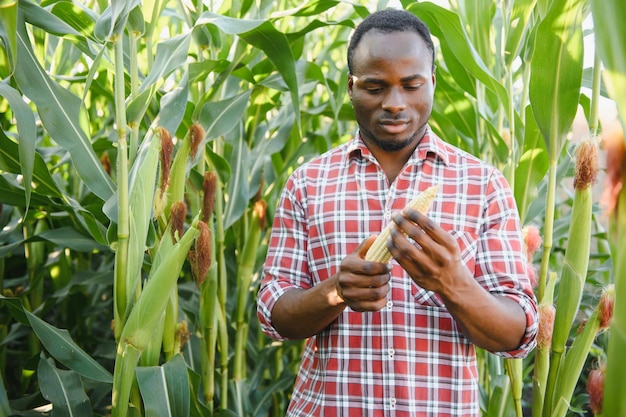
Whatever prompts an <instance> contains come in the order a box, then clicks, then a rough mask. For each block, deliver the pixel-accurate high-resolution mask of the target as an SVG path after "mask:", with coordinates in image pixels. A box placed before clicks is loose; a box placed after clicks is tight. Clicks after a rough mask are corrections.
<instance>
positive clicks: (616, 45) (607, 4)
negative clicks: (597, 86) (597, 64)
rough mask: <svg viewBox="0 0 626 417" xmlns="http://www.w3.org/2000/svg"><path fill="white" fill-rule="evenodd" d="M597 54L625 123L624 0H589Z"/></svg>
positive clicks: (609, 90)
mask: <svg viewBox="0 0 626 417" xmlns="http://www.w3.org/2000/svg"><path fill="white" fill-rule="evenodd" d="M591 8H592V9H591V10H592V13H593V20H594V29H593V30H594V35H595V38H596V48H597V53H598V54H599V55H600V57H601V58H602V64H603V65H604V74H603V79H604V83H605V84H606V88H607V91H608V92H609V96H610V97H611V98H612V99H613V100H615V103H616V105H617V109H618V112H619V115H620V118H621V120H622V125H626V44H624V42H621V41H618V40H622V39H626V38H625V37H626V27H625V25H624V24H623V17H624V16H626V14H625V13H626V2H624V1H622V0H591Z"/></svg>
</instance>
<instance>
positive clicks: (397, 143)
mask: <svg viewBox="0 0 626 417" xmlns="http://www.w3.org/2000/svg"><path fill="white" fill-rule="evenodd" d="M425 126H426V123H424V124H423V125H422V126H420V128H419V129H417V130H416V131H415V132H414V133H413V134H412V135H410V136H407V137H405V138H395V139H393V140H389V139H382V138H380V137H378V136H376V135H375V134H374V133H373V132H372V131H371V130H369V129H365V128H363V127H359V128H360V130H361V132H362V136H363V137H364V139H365V140H366V142H370V143H372V144H373V145H374V146H376V147H377V148H379V149H380V150H383V151H385V152H397V151H401V150H402V149H405V148H406V147H408V146H410V145H413V146H417V143H419V140H420V139H421V138H422V136H424V133H425V130H424V127H425ZM416 139H418V140H417V141H416Z"/></svg>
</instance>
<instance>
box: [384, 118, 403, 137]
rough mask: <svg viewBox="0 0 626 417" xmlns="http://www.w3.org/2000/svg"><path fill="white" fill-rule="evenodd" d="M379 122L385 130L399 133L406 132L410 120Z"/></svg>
mask: <svg viewBox="0 0 626 417" xmlns="http://www.w3.org/2000/svg"><path fill="white" fill-rule="evenodd" d="M379 124H380V127H381V128H382V129H383V130H384V131H385V132H387V133H391V134H398V133H402V132H404V131H405V130H406V129H407V128H408V126H409V124H410V122H409V121H408V120H381V121H380V122H379Z"/></svg>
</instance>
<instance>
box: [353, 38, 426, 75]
mask: <svg viewBox="0 0 626 417" xmlns="http://www.w3.org/2000/svg"><path fill="white" fill-rule="evenodd" d="M430 61H431V53H430V51H429V50H428V46H427V45H426V42H425V41H424V39H422V37H421V36H420V35H419V34H418V33H417V32H414V31H403V32H388V33H387V32H381V31H379V30H377V29H373V30H370V31H369V32H367V33H366V34H365V35H363V38H361V41H360V42H359V44H358V45H357V47H356V48H355V50H354V68H353V69H354V72H355V73H358V72H360V71H365V70H371V69H373V68H376V67H386V66H390V65H391V66H398V65H404V66H411V67H414V69H415V70H416V71H417V70H420V71H421V70H423V69H424V68H430V67H431V65H432V62H430Z"/></svg>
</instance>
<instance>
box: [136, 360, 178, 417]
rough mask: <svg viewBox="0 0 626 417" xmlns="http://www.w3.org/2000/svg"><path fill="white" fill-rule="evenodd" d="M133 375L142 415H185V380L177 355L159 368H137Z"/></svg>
mask: <svg viewBox="0 0 626 417" xmlns="http://www.w3.org/2000/svg"><path fill="white" fill-rule="evenodd" d="M136 372H137V383H138V385H139V391H140V392H141V397H142V399H143V402H144V404H145V407H146V409H145V415H146V416H151V417H177V416H188V415H189V412H190V393H189V378H188V377H187V364H186V363H185V360H184V359H183V357H182V356H181V355H175V356H174V357H173V358H172V359H170V360H169V361H168V362H166V363H165V364H164V365H162V366H152V367H138V368H137V371H136Z"/></svg>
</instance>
